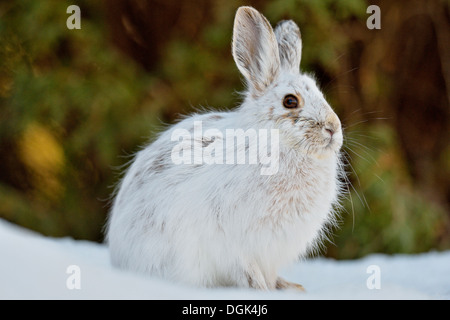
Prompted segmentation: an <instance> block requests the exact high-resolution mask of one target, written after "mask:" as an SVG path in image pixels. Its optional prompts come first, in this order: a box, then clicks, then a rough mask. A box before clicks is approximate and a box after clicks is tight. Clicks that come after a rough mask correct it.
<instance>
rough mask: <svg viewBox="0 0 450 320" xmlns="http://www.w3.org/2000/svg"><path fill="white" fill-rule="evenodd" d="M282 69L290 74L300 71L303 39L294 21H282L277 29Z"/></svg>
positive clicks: (276, 34)
mask: <svg viewBox="0 0 450 320" xmlns="http://www.w3.org/2000/svg"><path fill="white" fill-rule="evenodd" d="M275 36H276V37H277V41H278V50H279V52H280V62H281V67H282V68H283V69H284V70H286V71H290V72H294V73H298V72H299V71H300V60H301V58H302V37H301V34H300V29H299V27H298V26H297V25H296V24H295V22H294V21H292V20H283V21H280V22H279V23H278V24H277V26H276V27H275Z"/></svg>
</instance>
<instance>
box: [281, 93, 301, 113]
mask: <svg viewBox="0 0 450 320" xmlns="http://www.w3.org/2000/svg"><path fill="white" fill-rule="evenodd" d="M283 106H284V107H285V108H288V109H293V108H297V107H298V99H297V97H296V96H294V95H292V94H288V95H286V96H285V97H284V99H283Z"/></svg>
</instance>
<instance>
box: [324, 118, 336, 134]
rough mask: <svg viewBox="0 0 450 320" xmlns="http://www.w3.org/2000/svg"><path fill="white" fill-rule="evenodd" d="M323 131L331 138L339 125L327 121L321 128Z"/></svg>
mask: <svg viewBox="0 0 450 320" xmlns="http://www.w3.org/2000/svg"><path fill="white" fill-rule="evenodd" d="M323 129H324V131H325V133H326V134H329V135H330V137H333V135H334V134H335V133H336V131H337V130H339V123H337V122H336V121H333V122H331V121H327V122H325V125H324V126H323Z"/></svg>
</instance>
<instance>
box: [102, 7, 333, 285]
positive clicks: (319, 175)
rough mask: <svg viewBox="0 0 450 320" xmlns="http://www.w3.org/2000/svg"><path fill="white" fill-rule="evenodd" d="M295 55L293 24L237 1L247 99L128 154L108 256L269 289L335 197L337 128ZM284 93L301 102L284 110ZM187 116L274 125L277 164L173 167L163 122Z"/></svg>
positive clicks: (318, 229) (316, 232) (318, 235)
mask: <svg viewBox="0 0 450 320" xmlns="http://www.w3.org/2000/svg"><path fill="white" fill-rule="evenodd" d="M275 35H276V36H275ZM277 41H278V42H277ZM250 51H251V52H250ZM300 55H301V38H300V32H299V30H298V27H297V26H296V25H295V23H293V22H292V21H285V22H283V23H282V24H280V25H279V26H278V27H277V28H276V30H275V32H273V30H272V28H271V26H270V24H269V23H268V22H267V20H266V19H265V18H264V17H263V16H262V15H261V14H259V13H258V12H257V11H256V10H254V9H253V8H250V7H241V8H239V9H238V12H237V14H236V20H235V28H234V35H233V56H234V58H235V61H236V64H237V65H238V67H239V69H240V70H241V72H242V74H243V75H244V77H245V78H246V80H247V86H248V91H247V94H246V96H245V99H244V101H243V103H242V104H241V105H240V106H239V107H238V108H237V109H236V110H234V111H229V112H216V113H206V114H194V115H192V116H190V117H188V118H185V119H184V120H182V121H181V122H179V123H177V124H175V125H174V126H172V127H171V128H170V129H169V130H166V131H165V132H163V133H162V134H160V135H159V137H158V139H156V140H155V141H154V142H153V143H151V144H150V145H149V146H147V147H146V148H144V149H143V150H141V151H139V152H138V153H137V154H136V156H135V159H134V162H133V163H132V165H131V166H130V168H129V169H128V171H127V173H126V175H125V177H124V178H123V179H122V181H121V183H120V185H119V188H118V193H117V195H116V197H115V199H114V202H113V207H112V211H111V214H110V217H109V221H108V229H107V241H108V244H109V248H110V254H111V259H112V262H113V264H114V265H116V266H119V267H121V268H125V269H130V270H135V271H138V272H143V273H148V274H151V275H155V276H160V277H163V278H166V279H170V280H174V281H178V282H183V283H187V284H193V285H197V286H206V287H212V286H240V287H253V288H259V289H273V288H275V287H277V279H278V278H277V272H278V270H279V269H280V267H282V266H285V265H286V264H289V263H291V262H293V261H295V260H297V259H299V258H300V257H302V256H303V255H305V254H306V253H307V252H308V250H311V249H314V248H315V247H316V246H317V244H318V243H320V241H321V240H322V237H323V236H324V234H325V233H326V230H327V226H328V225H329V224H330V223H333V221H334V216H335V213H334V209H333V208H334V206H335V205H336V204H337V201H338V197H339V194H340V183H339V176H340V174H341V165H340V153H339V149H340V147H341V145H342V131H341V126H340V122H339V119H338V117H337V116H336V114H335V113H334V112H333V111H332V109H331V108H330V106H329V105H328V103H327V102H326V101H325V99H324V97H323V95H322V93H321V92H320V90H319V89H318V88H317V86H316V84H315V81H314V80H313V79H312V78H311V77H309V76H308V75H305V74H301V73H300V72H299V66H298V64H299V63H300ZM287 94H293V95H296V96H298V97H299V100H300V103H301V104H302V106H301V107H300V108H297V109H295V110H291V109H286V108H285V107H283V98H284V97H285V96H286V95H287ZM194 121H202V125H203V130H204V131H205V130H207V129H209V128H214V129H218V130H220V131H222V132H225V130H226V129H230V128H236V129H237V128H240V129H243V130H244V131H245V130H247V129H250V128H252V129H256V130H258V129H279V135H280V147H279V152H280V153H279V168H278V172H277V173H276V174H273V175H261V173H260V169H261V166H260V165H254V164H253V165H252V164H235V165H228V164H222V165H220V164H215V165H207V164H202V165H198V164H191V165H187V164H181V165H175V164H173V163H172V161H171V152H172V148H173V147H174V145H175V144H176V143H177V142H176V141H171V134H172V131H173V130H174V129H180V128H183V129H186V130H188V131H190V132H192V130H193V125H194ZM330 132H332V133H333V134H331V135H330ZM195 146H197V147H199V148H201V147H202V144H194V147H195ZM242 147H245V146H242ZM237 148H239V146H237Z"/></svg>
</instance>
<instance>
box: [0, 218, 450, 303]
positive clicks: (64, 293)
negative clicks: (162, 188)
mask: <svg viewBox="0 0 450 320" xmlns="http://www.w3.org/2000/svg"><path fill="white" fill-rule="evenodd" d="M70 266H76V267H74V268H73V269H71V268H70ZM282 276H284V277H285V278H286V279H288V280H290V281H294V282H298V283H301V284H302V285H303V286H304V287H305V288H306V290H307V293H303V294H302V293H298V292H293V291H292V292H291V291H284V292H280V291H276V292H258V291H255V290H246V289H235V288H221V289H198V288H191V287H187V286H182V285H179V284H174V283H170V282H167V281H163V280H160V279H156V278H152V277H145V276H141V275H136V274H131V273H128V272H124V271H121V270H117V269H114V268H112V267H111V265H110V263H109V258H108V250H107V248H106V246H104V245H101V244H97V243H93V242H88V241H75V240H73V239H69V238H47V237H43V236H41V235H39V234H36V233H33V232H31V231H28V230H25V229H22V228H20V227H17V226H15V225H12V224H10V223H8V222H6V221H4V220H1V219H0V299H208V300H210V299H220V300H236V299H238V300H239V299H246V300H253V299H450V251H447V252H430V253H425V254H419V255H395V256H386V255H381V254H376V255H371V256H368V257H366V258H364V259H360V260H352V261H335V260H332V259H325V258H316V259H311V260H308V261H304V262H301V263H298V264H296V265H293V266H291V267H290V268H287V269H285V270H283V272H282ZM78 285H79V289H78V288H77V286H78ZM370 288H372V289H370Z"/></svg>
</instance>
